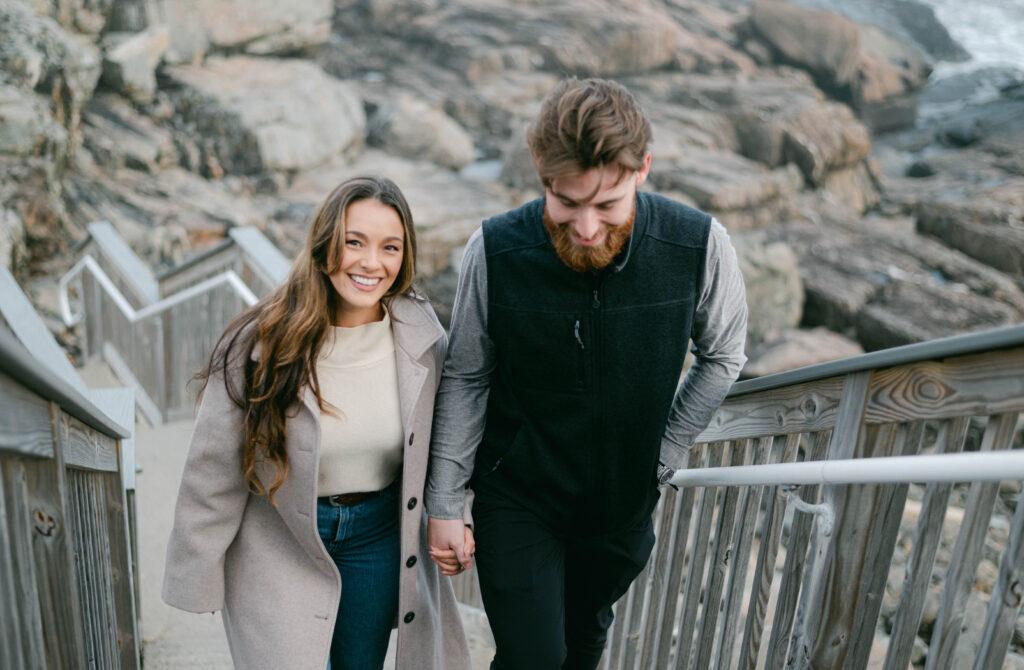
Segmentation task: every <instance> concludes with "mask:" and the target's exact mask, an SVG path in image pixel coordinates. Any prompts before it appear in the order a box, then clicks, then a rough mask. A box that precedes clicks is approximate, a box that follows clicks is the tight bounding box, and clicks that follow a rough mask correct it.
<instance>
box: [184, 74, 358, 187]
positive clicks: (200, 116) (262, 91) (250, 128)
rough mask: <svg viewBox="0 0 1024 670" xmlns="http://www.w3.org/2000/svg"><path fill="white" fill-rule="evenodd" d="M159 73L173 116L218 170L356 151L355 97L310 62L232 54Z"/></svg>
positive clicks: (292, 165)
mask: <svg viewBox="0 0 1024 670" xmlns="http://www.w3.org/2000/svg"><path fill="white" fill-rule="evenodd" d="M167 72H168V75H169V77H170V78H171V79H172V80H173V82H174V84H175V85H176V86H177V87H178V90H177V91H175V92H174V95H173V97H174V100H175V106H176V109H177V115H178V117H179V121H180V123H181V124H182V125H183V126H184V127H185V128H187V129H190V130H193V131H194V134H197V135H200V136H201V137H202V147H203V150H204V152H205V153H206V158H205V160H204V162H205V163H206V164H207V165H212V164H213V163H215V164H216V166H218V167H219V168H220V169H221V170H223V173H224V174H252V173H256V172H260V171H262V170H302V169H307V168H311V167H314V166H316V165H319V164H322V163H326V162H328V161H331V160H334V159H337V158H338V157H340V156H342V155H346V154H347V155H352V154H358V153H359V152H360V151H361V150H362V146H363V132H364V129H365V126H366V117H365V115H364V112H363V106H362V102H361V100H360V98H359V97H358V95H357V94H356V92H355V90H354V89H353V88H352V87H351V86H349V85H347V84H346V83H344V82H342V81H338V80H337V79H334V78H333V77H331V76H329V75H328V74H326V73H325V72H324V71H323V70H322V69H320V68H319V67H317V66H316V65H315V64H313V63H310V62H308V61H303V60H295V59H270V58H253V57H248V56H235V57H231V58H210V59H208V60H207V62H206V64H205V65H203V66H175V67H169V68H167ZM267 91H274V92H275V94H274V95H273V96H268V95H267V94H266V92H267Z"/></svg>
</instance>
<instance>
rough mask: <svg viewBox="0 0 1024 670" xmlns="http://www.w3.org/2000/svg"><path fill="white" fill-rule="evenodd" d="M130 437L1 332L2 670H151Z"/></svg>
mask: <svg viewBox="0 0 1024 670" xmlns="http://www.w3.org/2000/svg"><path fill="white" fill-rule="evenodd" d="M0 325H2V324H0ZM127 435H128V432H127V431H126V430H125V429H124V428H122V427H120V426H119V425H117V424H116V423H114V422H113V421H112V420H111V419H110V418H108V417H107V416H106V415H105V414H104V413H102V412H101V411H99V410H98V409H97V408H96V406H95V405H93V404H92V403H91V402H90V401H89V400H88V399H86V398H85V396H83V395H82V394H81V393H80V392H79V390H77V389H75V388H74V387H72V386H71V385H69V384H68V383H67V382H65V381H63V380H62V379H60V378H58V377H57V375H55V374H54V373H53V372H52V371H50V369H48V368H47V367H46V366H45V365H42V364H40V363H39V361H37V360H36V359H35V358H34V357H33V356H32V355H31V354H30V353H29V352H28V351H27V350H26V349H25V348H24V347H23V346H22V345H21V344H20V343H19V342H18V341H17V340H16V339H15V337H14V336H13V335H12V334H11V332H10V331H9V330H7V328H6V326H3V327H0V667H2V668H5V669H7V668H11V669H12V670H14V669H21V668H40V669H43V668H46V669H54V668H76V669H77V668H139V667H140V658H139V644H140V640H139V637H138V629H137V616H136V611H137V609H136V608H137V602H136V598H135V593H136V591H135V589H134V577H133V566H132V559H131V556H132V552H131V550H130V546H129V545H130V532H129V527H128V524H129V521H128V515H127V513H126V498H125V487H124V482H123V473H122V471H121V466H120V462H121V461H120V459H119V450H120V447H121V440H122V439H123V438H125V437H127Z"/></svg>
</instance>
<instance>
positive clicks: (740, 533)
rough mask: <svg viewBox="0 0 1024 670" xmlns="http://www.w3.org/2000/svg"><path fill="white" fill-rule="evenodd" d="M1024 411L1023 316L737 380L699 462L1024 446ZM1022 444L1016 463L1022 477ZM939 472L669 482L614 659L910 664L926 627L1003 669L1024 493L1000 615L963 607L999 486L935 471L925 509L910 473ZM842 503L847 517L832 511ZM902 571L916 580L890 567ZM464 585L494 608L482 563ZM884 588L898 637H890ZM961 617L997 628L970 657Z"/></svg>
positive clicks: (940, 650) (936, 656)
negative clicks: (956, 512)
mask: <svg viewBox="0 0 1024 670" xmlns="http://www.w3.org/2000/svg"><path fill="white" fill-rule="evenodd" d="M1022 410H1024V326H1014V327H1010V328H1004V329H1000V330H996V331H989V332H985V333H977V334H970V335H965V336H960V337H955V338H950V339H948V340H941V341H935V342H928V343H923V344H918V345H911V346H908V347H901V348H898V349H891V350H886V351H881V352H875V353H871V354H866V355H863V356H858V357H855V358H851V359H846V360H843V361H835V362H832V363H826V364H823V365H818V366H814V367H811V368H805V369H803V370H795V371H792V372H787V373H783V374H779V375H773V376H772V377H764V378H761V379H756V380H751V381H747V382H741V383H739V384H737V385H736V386H735V387H734V388H733V391H732V392H731V393H730V395H729V397H728V398H727V399H726V401H725V403H723V405H722V407H721V409H720V410H719V411H718V413H717V414H716V415H715V418H714V419H713V421H712V423H711V425H710V426H709V428H708V429H707V430H706V431H705V432H704V433H703V434H702V435H701V437H700V440H699V442H698V444H697V446H695V447H694V449H693V450H692V451H691V453H690V460H689V468H688V469H687V471H686V475H687V476H691V475H692V476H693V477H696V478H698V479H699V478H700V477H701V476H702V470H703V469H708V468H715V467H721V466H724V467H727V468H730V471H731V472H739V470H737V469H736V467H737V466H744V465H749V464H771V463H792V462H797V461H806V462H810V461H831V460H837V459H849V458H858V459H859V458H865V457H891V456H898V455H913V454H925V453H932V454H945V453H954V452H959V451H961V450H964V449H965V444H967V443H968V442H969V438H968V433H969V430H968V428H969V426H971V425H972V424H973V425H974V426H976V427H979V428H981V430H982V434H981V439H980V449H981V450H982V451H998V450H1005V449H1009V448H1010V447H1011V446H1017V447H1020V446H1024V445H1021V444H1020V440H1021V439H1022V438H1021V437H1020V435H1019V432H1018V428H1017V425H1018V424H1017V419H1018V416H1019V413H1020V412H1021V411H1022ZM1014 440H1017V442H1016V443H1015V442H1014ZM968 448H979V445H977V444H974V445H968ZM1016 456H1017V455H1016V454H1014V457H1015V460H1016V463H1017V466H1016V468H1017V471H1016V473H1015V474H1013V473H1010V472H1009V471H1008V473H1007V477H1008V478H1009V477H1021V476H1022V475H1021V474H1020V472H1021V466H1020V458H1016ZM815 467H820V466H815ZM711 472H712V471H710V470H706V472H705V473H704V474H707V473H711ZM760 476H762V477H763V474H762V475H760ZM680 478H681V477H680ZM928 478H929V475H928V473H926V472H925V471H924V470H923V466H922V471H921V474H920V476H919V477H915V476H911V477H908V478H906V480H905V481H904V482H903V483H889V484H878V483H867V484H852V485H839V484H830V485H825V486H821V485H819V484H816V483H804V484H802V485H800V486H791V485H788V484H790V482H789V481H787V480H786V479H785V477H784V476H783V475H779V476H778V478H776V479H774V480H772V479H771V478H769V479H762V481H763V482H765V483H764V484H763V485H743V486H717V485H699V486H693V485H691V486H684V487H682V488H680V489H679V490H673V489H671V488H668V489H666V490H665V492H664V494H663V495H662V498H661V500H660V501H659V505H658V508H657V510H656V512H655V530H656V533H657V538H658V539H657V543H656V545H655V548H654V551H653V554H652V557H651V561H650V562H649V564H648V566H647V568H646V569H645V571H644V573H643V574H641V576H640V577H639V578H638V579H637V580H636V581H635V582H634V585H633V587H632V588H631V589H630V591H629V592H628V593H627V595H626V596H624V597H623V598H622V599H621V600H620V601H619V603H618V604H617V606H616V618H615V622H614V624H613V627H612V629H611V630H610V631H609V644H608V648H607V650H606V652H605V655H604V658H603V659H602V668H603V669H604V670H635V669H637V668H640V669H642V670H648V669H657V670H662V669H664V668H676V669H688V668H694V669H697V670H704V669H705V668H740V669H742V670H746V669H748V668H768V669H771V670H775V669H776V668H828V669H830V670H831V669H833V668H850V669H858V668H864V667H867V665H868V663H869V661H870V662H871V664H872V667H884V668H885V669H886V670H895V669H897V668H899V669H900V670H903V669H905V668H907V667H908V666H909V665H910V661H911V652H912V650H913V648H914V643H915V637H918V636H919V635H920V636H921V637H922V638H923V639H925V640H930V646H929V648H928V651H927V661H926V663H927V665H926V666H925V667H926V668H927V669H928V670H933V669H935V670H938V669H940V668H954V667H961V664H962V663H963V659H964V658H970V659H971V660H973V659H974V658H975V657H976V658H977V662H976V663H975V665H974V666H973V667H975V668H979V669H980V668H986V669H987V668H1000V667H1002V662H1003V658H1004V656H1005V655H1006V653H1007V646H1008V644H1009V641H1010V634H1011V633H1012V632H1013V622H1014V620H1015V618H1016V616H1017V610H1018V608H1019V605H1020V602H1021V594H1022V593H1024V589H1022V587H1021V584H1022V583H1024V578H1022V572H1024V558H1022V556H1024V541H1022V538H1024V505H1018V506H1017V514H1016V515H1015V516H1014V518H1013V520H1012V521H1011V522H1010V523H1009V526H1010V536H1009V539H1008V541H1007V543H1006V547H1007V548H1006V550H1005V551H1003V552H1002V553H1001V556H1000V558H999V560H1000V561H1001V563H1000V567H999V577H998V580H997V582H996V584H995V590H994V592H993V593H992V595H991V600H990V605H989V610H988V619H987V621H981V620H978V621H964V620H963V613H964V603H965V601H966V600H967V597H968V594H969V593H970V592H971V591H972V589H973V588H974V587H975V581H976V572H977V569H978V565H979V562H980V560H981V556H982V550H983V548H984V547H985V543H986V540H988V541H989V545H990V546H989V548H988V549H987V550H986V551H988V552H989V553H992V548H991V545H992V544H993V542H992V538H991V537H989V533H988V531H989V529H990V520H991V518H992V515H993V509H994V507H995V503H996V498H997V494H998V490H999V483H998V482H991V481H984V482H983V481H975V482H974V483H969V482H970V478H969V475H965V476H964V477H963V481H966V482H968V483H967V484H963V485H956V486H954V485H953V484H950V483H932V484H928V485H927V487H926V488H924V489H923V499H922V500H921V501H920V503H916V502H915V503H914V504H913V505H910V506H908V505H907V497H908V490H909V488H910V487H909V484H908V483H907V482H910V481H918V482H924V481H928ZM879 479H880V480H884V479H886V478H883V477H881V476H880V477H879ZM823 481H827V480H823ZM917 490H920V489H917ZM954 493H956V494H958V495H960V494H962V497H963V498H964V499H965V501H966V502H965V504H964V510H963V518H962V522H961V525H960V528H959V535H958V537H957V540H956V546H955V548H954V549H953V552H952V560H951V561H950V562H949V564H948V566H947V565H945V564H942V565H939V564H937V561H936V554H937V551H938V548H939V543H940V536H941V534H942V530H943V519H944V517H945V516H946V513H947V509H948V507H949V504H950V498H951V495H952V494H954ZM819 503H823V504H822V505H821V506H820V507H817V505H818V504H819ZM812 505H815V506H812ZM828 513H831V515H832V517H833V523H832V528H831V530H829V529H828V528H827V527H826V526H827V524H825V523H822V521H826V520H827V514H828ZM913 514H917V515H918V520H917V522H916V525H915V524H914V522H913V518H912V517H913ZM819 517H821V518H822V519H821V521H819V523H817V524H815V523H814V521H815V519H816V518H819ZM901 523H902V524H903V529H904V531H905V532H904V534H902V535H901ZM946 532H947V533H949V532H950V530H949V529H948V528H947V531H946ZM898 539H900V540H902V541H903V543H904V544H906V543H910V544H911V548H910V551H909V554H908V556H907V558H906V564H905V565H906V568H905V570H903V569H902V568H901V567H900V565H901V564H900V563H899V561H902V559H899V561H898V562H897V564H895V565H894V563H893V557H894V553H895V551H894V548H895V547H896V544H897V540H898ZM891 571H893V572H894V573H895V574H898V575H900V577H899V578H897V579H895V580H893V581H890V580H889V577H890V572H891ZM933 573H934V574H935V575H936V576H937V577H941V579H940V580H938V581H939V582H940V585H936V584H935V582H934V581H933ZM455 582H456V592H457V594H458V596H459V598H460V600H462V601H463V602H467V603H470V604H475V605H477V606H479V605H480V600H479V593H478V590H477V587H476V582H475V575H473V574H472V572H470V573H467V574H466V575H464V576H461V577H459V578H457V579H456V580H455ZM929 589H931V590H932V591H933V592H934V591H937V590H940V589H941V594H940V597H941V605H940V608H939V613H938V617H937V619H936V621H935V623H934V626H933V628H932V630H931V631H919V627H920V624H921V620H922V611H923V609H924V603H925V598H926V596H928V595H929ZM887 592H888V595H886V594H887ZM896 594H898V595H896ZM935 595H936V594H935V593H933V594H932V597H935ZM885 598H888V599H889V601H888V605H887V607H888V608H889V611H887V612H886V619H887V621H888V622H889V623H890V624H891V630H890V633H889V635H888V636H887V637H886V636H884V635H879V636H876V632H878V630H879V621H880V613H881V609H882V604H883V600H884V599H885ZM962 626H965V627H975V628H976V629H977V630H981V631H982V633H981V636H980V639H981V643H980V647H979V648H978V649H977V650H971V649H968V650H960V656H959V657H958V656H957V643H958V641H959V638H960V635H961V627H962ZM928 633H930V636H929V634H928ZM919 644H920V643H919Z"/></svg>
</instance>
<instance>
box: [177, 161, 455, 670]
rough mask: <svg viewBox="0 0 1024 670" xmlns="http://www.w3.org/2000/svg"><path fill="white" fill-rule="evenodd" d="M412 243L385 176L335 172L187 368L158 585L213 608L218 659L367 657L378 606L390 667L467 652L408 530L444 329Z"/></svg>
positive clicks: (271, 662)
mask: <svg viewBox="0 0 1024 670" xmlns="http://www.w3.org/2000/svg"><path fill="white" fill-rule="evenodd" d="M415 255H416V237H415V231H414V228H413V223H412V215H411V214H410V212H409V206H408V204H407V203H406V201H405V198H404V196H403V195H402V193H401V191H399V189H398V187H397V186H395V184H394V183H393V182H391V181H390V180H387V179H383V178H370V177H359V178H355V179H350V180H348V181H346V182H344V183H342V184H340V185H339V186H338V187H336V188H335V189H334V191H333V192H332V193H331V194H330V195H329V196H328V197H327V199H326V200H325V201H324V203H323V204H322V205H321V206H320V208H319V209H318V210H317V213H316V215H315V217H314V220H313V224H312V227H311V228H310V231H309V237H308V239H307V241H306V245H305V248H304V249H303V251H302V253H301V254H300V255H299V257H298V259H297V260H296V261H295V264H294V266H293V267H292V270H291V273H290V275H289V277H288V280H287V282H286V283H285V284H284V285H283V286H282V287H280V288H278V289H277V290H276V291H274V292H273V293H272V294H270V295H269V296H267V297H266V298H264V299H263V300H261V301H260V302H259V303H258V304H257V305H255V306H253V307H251V308H250V309H248V310H246V311H245V312H243V313H242V314H241V315H240V316H239V317H238V318H236V319H235V321H234V322H233V323H232V324H231V325H230V326H229V327H228V328H227V330H226V331H225V333H224V335H222V336H221V338H220V341H219V343H218V344H217V347H216V348H215V350H214V353H213V355H212V356H211V358H210V362H209V364H208V365H207V367H206V369H205V370H204V371H203V372H202V373H200V375H199V377H200V379H202V380H203V381H204V388H203V392H202V401H201V403H200V406H199V412H198V415H197V417H196V425H195V431H194V433H193V435H192V442H191V445H190V447H189V454H188V459H187V461H186V464H185V472H184V475H183V478H182V483H181V489H180V491H179V493H178V501H177V505H176V509H175V519H174V526H173V529H172V531H171V537H170V541H169V544H168V547H167V569H166V573H165V576H164V588H163V598H164V600H165V601H166V602H167V603H168V604H170V605H173V606H175V607H178V608H181V609H184V610H188V611H192V612H211V611H214V610H218V609H222V610H223V619H224V627H225V629H226V630H227V636H228V643H229V646H230V648H231V656H232V659H233V660H234V663H235V666H236V667H239V668H246V669H250V668H268V669H269V668H273V669H275V670H277V669H279V668H296V669H303V668H308V669H310V670H323V668H325V667H328V660H329V661H330V666H329V667H330V668H331V670H347V669H349V668H352V669H354V670H356V669H357V670H363V669H368V668H381V667H382V666H383V662H384V656H385V653H386V651H387V645H388V638H389V636H390V632H391V628H392V627H393V626H394V623H395V622H396V621H397V626H398V650H397V652H398V653H397V659H398V666H397V667H398V668H400V669H409V670H412V669H414V668H415V669H417V670H418V669H421V668H427V669H430V668H434V669H437V670H441V669H446V670H447V669H463V668H466V669H468V667H469V656H468V648H467V645H466V640H465V636H464V635H463V632H462V627H461V623H460V621H459V616H458V611H457V609H456V604H455V599H454V596H453V594H452V589H451V585H450V583H449V580H447V579H442V578H441V577H440V575H439V571H438V569H437V566H435V564H434V562H432V561H431V560H430V557H429V555H428V546H427V542H426V520H425V517H424V515H423V505H422V503H421V501H422V499H423V482H424V478H425V475H426V464H427V455H428V447H429V444H430V422H431V415H432V413H433V407H434V394H435V392H436V390H437V383H438V379H439V377H440V371H441V370H440V369H441V365H442V362H443V360H444V353H445V336H444V331H443V330H442V328H441V326H440V324H439V323H438V321H437V317H436V316H435V315H434V312H433V309H431V307H430V305H429V303H427V302H426V301H425V300H424V299H423V298H421V297H419V296H417V295H416V294H415V293H414V292H413V290H412V288H411V286H412V280H413V272H414V259H415ZM466 534H467V542H470V544H471V543H472V533H471V532H470V531H469V526H468V525H467V530H466ZM448 559H449V563H448V565H447V566H443V567H445V569H444V572H445V573H446V574H452V573H454V572H457V571H458V570H460V568H459V567H458V566H456V565H454V559H453V558H452V557H448ZM442 563H443V561H442Z"/></svg>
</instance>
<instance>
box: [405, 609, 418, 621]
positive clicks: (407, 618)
mask: <svg viewBox="0 0 1024 670" xmlns="http://www.w3.org/2000/svg"><path fill="white" fill-rule="evenodd" d="M415 618H416V615H415V614H413V613H412V612H408V613H406V615H405V623H412V620H413V619H415Z"/></svg>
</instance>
